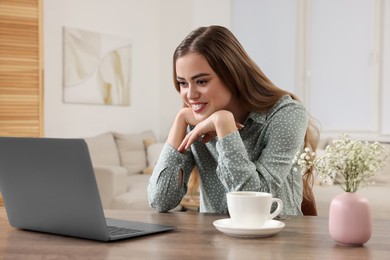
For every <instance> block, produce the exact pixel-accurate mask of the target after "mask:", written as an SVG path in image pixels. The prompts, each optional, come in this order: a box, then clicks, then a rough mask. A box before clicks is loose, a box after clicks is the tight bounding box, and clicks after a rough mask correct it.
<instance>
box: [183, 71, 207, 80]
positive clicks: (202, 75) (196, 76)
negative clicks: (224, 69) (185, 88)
mask: <svg viewBox="0 0 390 260" xmlns="http://www.w3.org/2000/svg"><path fill="white" fill-rule="evenodd" d="M210 75H211V74H209V73H199V74H196V75H194V76H192V77H191V80H195V79H197V78H200V77H204V76H210ZM177 79H179V80H185V79H184V78H182V77H177Z"/></svg>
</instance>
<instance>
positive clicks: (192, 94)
mask: <svg viewBox="0 0 390 260" xmlns="http://www.w3.org/2000/svg"><path fill="white" fill-rule="evenodd" d="M199 96H200V93H199V92H198V90H197V88H196V86H193V85H192V84H190V85H189V87H188V92H187V98H188V99H196V98H198V97H199Z"/></svg>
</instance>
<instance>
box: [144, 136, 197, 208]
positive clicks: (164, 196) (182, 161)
mask: <svg viewBox="0 0 390 260" xmlns="http://www.w3.org/2000/svg"><path fill="white" fill-rule="evenodd" d="M193 168H194V159H193V156H192V153H191V151H186V152H185V153H180V152H179V151H178V150H176V149H175V148H173V147H172V146H171V145H170V144H168V143H165V145H164V148H163V150H162V151H161V155H160V157H159V160H158V161H157V163H156V165H155V167H154V170H153V174H152V176H151V177H150V179H149V184H148V188H147V192H148V199H149V205H150V206H151V207H152V208H155V209H157V210H158V211H159V212H166V211H169V210H171V209H173V208H175V207H176V206H177V205H179V203H180V201H181V199H182V198H183V196H184V195H185V194H186V192H187V182H188V179H189V176H190V174H191V171H192V169H193ZM181 172H183V178H182V180H181V182H180V183H179V175H180V173H181Z"/></svg>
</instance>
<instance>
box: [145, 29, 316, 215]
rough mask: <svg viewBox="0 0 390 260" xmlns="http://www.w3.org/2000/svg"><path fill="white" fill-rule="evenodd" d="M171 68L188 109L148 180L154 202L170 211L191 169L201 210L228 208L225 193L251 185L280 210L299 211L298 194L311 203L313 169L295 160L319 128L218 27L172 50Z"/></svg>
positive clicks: (176, 123)
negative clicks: (299, 168) (303, 170)
mask: <svg viewBox="0 0 390 260" xmlns="http://www.w3.org/2000/svg"><path fill="white" fill-rule="evenodd" d="M173 71H174V75H173V76H174V81H175V83H176V84H175V85H176V89H177V91H178V92H179V93H180V95H181V97H182V99H183V101H184V103H185V107H184V108H182V109H181V110H180V111H179V112H178V114H177V115H176V118H175V120H174V123H173V125H172V128H171V130H170V132H169V135H168V139H167V142H166V144H165V146H164V148H163V151H162V153H161V155H160V158H159V161H158V162H157V164H156V166H155V168H154V171H153V175H152V176H151V178H150V181H149V186H148V196H149V203H150V205H151V207H153V208H155V209H157V210H158V211H160V212H165V211H169V210H171V209H173V208H175V207H176V206H177V205H178V204H179V203H180V201H181V199H182V198H183V196H184V195H185V194H186V192H187V187H188V180H189V178H190V174H191V172H192V171H193V169H194V167H195V166H196V169H197V171H194V172H195V173H196V174H199V178H200V211H201V212H210V213H227V205H226V193H227V192H229V191H236V190H253V191H264V192H269V193H272V194H273V196H274V197H277V198H280V199H282V200H283V202H284V209H283V211H282V214H283V215H302V210H301V204H302V199H303V198H305V199H306V200H308V201H309V202H314V198H313V196H312V193H311V185H312V178H311V174H312V173H311V171H308V172H307V173H306V174H305V176H304V177H302V175H301V174H300V173H299V172H298V171H294V170H293V165H292V160H293V158H294V156H295V155H296V153H297V152H298V151H300V150H302V148H303V147H310V148H311V149H312V150H313V151H315V149H316V146H317V139H318V136H316V134H318V132H316V131H315V130H316V128H315V127H313V125H312V123H311V120H309V116H308V114H307V112H306V110H305V108H304V107H303V106H302V104H301V103H300V102H299V101H298V100H297V98H296V97H295V96H294V95H293V94H291V93H289V92H287V91H284V90H282V89H280V88H278V87H276V86H275V85H274V84H273V83H272V82H271V81H270V80H269V79H268V78H267V77H266V76H265V75H264V73H263V72H262V71H261V70H260V68H259V67H258V66H257V65H256V64H255V63H254V62H253V61H252V60H251V58H250V57H249V56H248V54H247V53H246V52H245V51H244V49H243V47H242V46H241V44H240V43H239V42H238V40H237V39H236V38H235V37H234V35H233V34H232V33H231V32H230V31H229V30H228V29H226V28H224V27H221V26H210V27H201V28H198V29H196V30H194V31H193V32H191V33H190V34H189V35H188V36H187V37H186V38H185V39H184V40H183V42H182V43H181V44H180V45H179V46H178V47H177V49H176V50H175V52H174V56H173ZM313 214H314V215H315V212H314V213H313Z"/></svg>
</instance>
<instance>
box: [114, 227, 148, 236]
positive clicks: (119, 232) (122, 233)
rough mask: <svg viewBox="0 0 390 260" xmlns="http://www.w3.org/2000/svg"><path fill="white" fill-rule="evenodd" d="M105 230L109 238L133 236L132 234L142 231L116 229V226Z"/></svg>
mask: <svg viewBox="0 0 390 260" xmlns="http://www.w3.org/2000/svg"><path fill="white" fill-rule="evenodd" d="M107 229H108V234H109V235H110V236H120V235H127V234H134V233H139V232H143V231H144V230H140V229H133V228H123V227H116V226H107Z"/></svg>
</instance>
